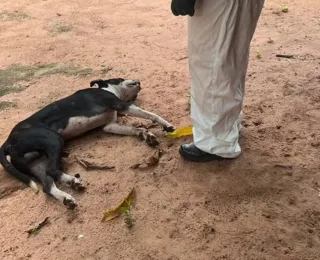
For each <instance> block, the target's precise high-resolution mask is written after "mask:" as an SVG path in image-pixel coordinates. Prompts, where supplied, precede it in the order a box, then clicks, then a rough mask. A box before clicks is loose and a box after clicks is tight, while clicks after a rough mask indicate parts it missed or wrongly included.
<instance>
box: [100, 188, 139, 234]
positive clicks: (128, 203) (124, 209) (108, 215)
mask: <svg viewBox="0 0 320 260" xmlns="http://www.w3.org/2000/svg"><path fill="white" fill-rule="evenodd" d="M134 202H135V190H134V188H132V189H131V190H130V192H129V193H128V194H127V196H126V197H125V198H124V199H123V200H122V201H121V202H120V203H119V204H118V205H117V206H116V207H115V208H111V209H109V210H107V211H105V212H104V213H103V218H102V221H110V220H112V219H114V218H117V217H120V216H122V215H124V217H125V223H126V225H127V227H129V228H131V227H132V226H133V219H132V216H131V212H130V211H131V208H132V206H133V204H134Z"/></svg>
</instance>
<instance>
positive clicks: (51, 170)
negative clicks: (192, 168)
mask: <svg viewBox="0 0 320 260" xmlns="http://www.w3.org/2000/svg"><path fill="white" fill-rule="evenodd" d="M140 91H141V84H140V81H139V80H125V79H123V78H113V79H108V80H102V79H98V80H94V81H91V82H90V88H86V89H82V90H79V91H76V92H75V93H74V94H72V95H70V96H68V97H65V98H63V99H60V100H58V101H55V102H53V103H51V104H49V105H47V106H46V107H44V108H43V109H41V110H39V111H38V112H36V113H35V114H33V115H31V116H30V117H28V118H27V119H25V120H23V121H21V122H20V123H18V124H17V125H16V126H15V127H14V128H13V129H12V131H11V133H10V134H9V136H8V138H7V140H6V141H5V142H4V144H3V145H2V146H1V148H0V163H1V164H2V166H3V168H4V169H5V170H6V171H7V172H8V173H9V174H11V175H12V176H14V177H15V178H17V179H19V180H20V181H22V182H23V183H25V184H27V185H28V186H29V187H30V188H31V189H32V190H34V192H36V193H37V192H38V191H39V189H38V187H37V184H36V183H35V182H34V181H33V180H32V177H35V178H36V179H38V181H40V183H41V184H42V187H43V191H44V192H45V193H46V194H48V195H51V196H53V197H55V198H56V199H58V200H59V201H61V202H62V203H63V204H64V205H66V206H67V207H68V208H70V209H74V208H75V207H76V206H77V204H76V201H75V199H74V198H73V197H72V196H71V195H69V194H68V193H66V192H63V191H61V190H59V189H58V188H57V186H56V185H55V182H62V183H64V184H66V185H69V186H70V187H71V188H73V189H75V190H78V191H82V190H84V189H85V186H84V185H83V183H82V181H81V179H80V175H79V174H76V175H75V176H71V175H68V174H66V173H64V172H62V170H61V159H62V156H63V152H64V151H63V150H64V144H65V142H66V141H68V140H70V139H72V138H75V137H78V136H80V135H81V134H84V133H86V132H88V131H89V130H92V129H95V128H99V127H103V131H104V132H106V133H113V134H119V135H131V136H137V137H139V138H140V139H142V140H144V141H145V142H146V143H147V144H148V145H149V146H156V145H157V144H158V141H157V139H156V137H155V135H153V134H152V133H151V132H149V131H148V130H147V129H145V128H136V127H134V126H128V125H120V124H118V123H117V115H118V114H122V115H128V116H134V117H139V118H143V119H148V120H151V121H153V122H156V123H158V124H159V125H161V126H162V127H163V129H164V131H166V132H172V131H174V126H173V125H172V124H171V123H169V122H168V121H166V120H165V119H163V118H162V117H160V116H158V115H157V114H154V113H151V112H148V111H145V110H143V109H141V108H140V107H138V106H136V105H134V101H135V100H136V98H137V96H138V93H139V92H140ZM7 156H10V162H9V161H8V159H7Z"/></svg>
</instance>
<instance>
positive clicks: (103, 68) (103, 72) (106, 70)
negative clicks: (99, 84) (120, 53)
mask: <svg viewBox="0 0 320 260" xmlns="http://www.w3.org/2000/svg"><path fill="white" fill-rule="evenodd" d="M101 67H102V69H101V73H102V74H107V73H108V72H109V71H111V70H112V69H113V68H112V67H109V66H108V67H104V66H101Z"/></svg>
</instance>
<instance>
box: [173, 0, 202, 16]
mask: <svg viewBox="0 0 320 260" xmlns="http://www.w3.org/2000/svg"><path fill="white" fill-rule="evenodd" d="M195 3H196V0H172V2H171V11H172V13H173V14H174V15H175V16H179V15H190V16H193V15H194V5H195Z"/></svg>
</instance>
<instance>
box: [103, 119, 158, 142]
mask: <svg viewBox="0 0 320 260" xmlns="http://www.w3.org/2000/svg"><path fill="white" fill-rule="evenodd" d="M103 130H104V131H105V132H106V133H112V134H118V135H135V136H138V137H139V138H140V139H142V140H144V141H146V143H147V144H148V145H149V146H151V147H154V146H156V145H157V144H159V142H158V141H157V139H156V137H155V135H154V134H152V133H151V132H149V131H148V130H147V129H144V128H137V127H134V126H125V125H119V124H117V123H110V124H108V125H106V126H105V127H104V128H103Z"/></svg>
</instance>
